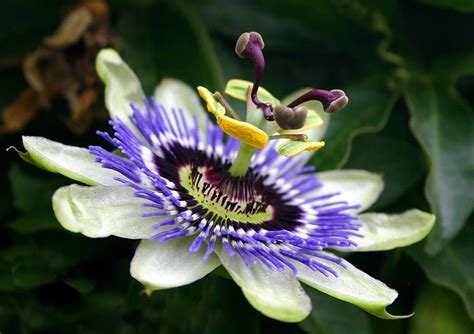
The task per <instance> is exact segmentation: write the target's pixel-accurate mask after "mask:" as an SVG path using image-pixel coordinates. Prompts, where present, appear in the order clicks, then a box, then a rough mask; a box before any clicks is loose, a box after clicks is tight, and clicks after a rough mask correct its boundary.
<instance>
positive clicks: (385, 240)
mask: <svg viewBox="0 0 474 334" xmlns="http://www.w3.org/2000/svg"><path fill="white" fill-rule="evenodd" d="M359 218H360V220H359V223H360V224H361V225H362V226H361V228H360V229H359V231H358V232H357V233H360V234H362V235H363V237H362V238H353V241H354V242H356V243H357V246H356V247H354V248H351V249H348V248H341V249H338V250H340V251H346V250H347V251H361V252H364V251H383V250H390V249H393V248H397V247H404V246H408V245H411V244H413V243H415V242H418V241H420V240H421V239H423V238H424V237H426V235H428V233H429V232H430V231H431V229H432V228H433V225H434V222H435V216H433V215H432V214H429V213H426V212H423V211H420V210H416V209H415V210H409V211H406V212H404V213H401V214H397V215H387V214H384V213H364V214H361V215H359Z"/></svg>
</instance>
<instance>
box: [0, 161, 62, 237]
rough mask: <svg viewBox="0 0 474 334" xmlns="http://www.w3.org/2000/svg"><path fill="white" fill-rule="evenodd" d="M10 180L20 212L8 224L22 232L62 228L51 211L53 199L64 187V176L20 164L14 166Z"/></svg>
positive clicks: (15, 204) (16, 205) (10, 171)
mask: <svg viewBox="0 0 474 334" xmlns="http://www.w3.org/2000/svg"><path fill="white" fill-rule="evenodd" d="M8 177H9V179H10V184H11V188H12V195H13V200H12V201H11V203H12V204H13V205H14V207H15V208H16V209H19V210H21V213H20V214H19V215H18V216H16V217H15V218H14V219H12V220H11V221H8V223H7V224H8V227H9V228H11V229H12V230H14V231H17V232H19V233H34V232H37V231H41V230H54V229H58V228H60V226H59V225H58V223H57V221H56V219H55V218H54V214H53V212H52V210H51V197H52V195H53V193H54V191H55V190H56V189H57V188H58V187H60V186H63V185H64V183H65V181H66V180H65V179H64V178H63V177H60V176H59V175H53V174H47V173H45V172H42V171H40V170H38V169H36V168H34V167H30V166H28V165H25V164H21V163H19V162H15V163H14V164H12V166H11V168H10V170H9V173H8Z"/></svg>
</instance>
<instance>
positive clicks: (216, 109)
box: [197, 86, 225, 117]
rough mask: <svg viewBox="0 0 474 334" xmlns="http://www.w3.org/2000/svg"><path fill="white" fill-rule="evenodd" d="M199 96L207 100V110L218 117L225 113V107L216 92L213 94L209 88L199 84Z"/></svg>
mask: <svg viewBox="0 0 474 334" xmlns="http://www.w3.org/2000/svg"><path fill="white" fill-rule="evenodd" d="M197 90H198V93H199V96H201V98H202V99H203V100H204V101H205V102H206V104H207V110H208V111H209V112H210V113H212V114H214V115H215V116H216V117H218V116H223V115H224V114H225V108H224V106H223V105H222V104H220V103H219V102H217V101H216V99H215V98H214V94H212V93H211V92H210V91H209V89H207V88H206V87H203V86H198V88H197Z"/></svg>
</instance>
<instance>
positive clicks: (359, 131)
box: [0, 0, 474, 334]
mask: <svg viewBox="0 0 474 334" xmlns="http://www.w3.org/2000/svg"><path fill="white" fill-rule="evenodd" d="M74 4H75V2H73V1H69V0H67V1H61V2H60V3H59V4H57V3H56V2H54V4H53V1H50V0H48V1H47V2H46V3H43V2H41V3H40V2H31V1H24V0H23V1H8V2H7V3H6V4H4V7H5V8H8V10H5V11H3V12H2V13H1V14H0V18H1V20H0V42H1V43H0V45H1V47H0V53H1V55H0V71H1V73H0V75H1V80H0V88H2V91H3V94H2V96H0V107H2V108H3V107H4V106H5V105H6V104H7V103H9V102H11V100H12V99H13V98H14V97H15V96H16V95H17V93H18V92H19V91H20V89H21V88H22V85H23V84H24V82H23V81H22V78H21V76H20V73H21V68H20V66H19V65H20V64H21V60H22V57H23V56H24V55H25V54H26V53H27V52H28V51H30V50H33V49H34V48H35V47H36V46H37V44H38V43H39V42H40V41H41V39H42V38H43V36H45V35H47V34H50V33H51V32H52V31H54V30H55V28H56V26H57V24H58V23H59V22H60V20H61V18H62V17H63V16H64V14H66V13H67V9H68V8H70V7H71V6H73V5H74ZM110 6H111V14H112V27H111V28H112V30H113V31H114V32H115V33H116V35H117V39H118V40H119V41H120V43H119V49H120V50H119V51H120V53H121V54H122V55H123V57H124V59H125V60H126V61H127V62H129V63H130V65H131V66H132V67H133V68H134V69H136V70H137V75H138V76H139V77H140V79H141V81H142V83H143V86H144V90H145V92H146V93H147V94H149V95H151V94H152V93H153V89H154V88H155V87H156V85H157V84H158V83H159V82H160V80H161V79H163V77H176V78H178V79H181V80H183V81H185V82H187V83H188V84H190V85H191V86H193V87H195V86H197V85H204V86H207V87H209V88H211V89H212V90H215V89H223V87H222V85H223V78H225V79H231V78H234V77H237V78H241V79H246V80H251V79H252V78H253V67H252V65H251V64H249V63H247V62H245V61H242V60H241V59H239V58H237V57H236V56H235V55H234V52H233V46H234V42H235V38H236V37H237V36H238V35H239V34H240V33H242V32H243V31H250V30H258V31H260V32H261V33H262V34H263V35H264V38H265V41H266V48H265V54H266V55H267V71H266V73H265V76H264V80H263V83H262V84H263V86H265V87H266V88H268V89H269V90H271V91H272V92H274V93H275V94H276V95H277V96H285V95H287V94H288V93H289V92H292V91H295V90H296V89H298V88H301V87H307V86H313V87H316V88H327V89H332V88H343V89H345V91H346V93H347V95H348V97H349V98H350V103H349V105H348V107H347V108H346V109H345V110H343V111H341V112H340V113H337V114H334V115H331V116H330V117H331V120H330V125H329V129H328V132H327V135H326V137H325V138H323V140H325V141H326V147H325V148H324V149H322V150H321V151H319V152H317V154H316V155H315V157H314V159H313V160H312V161H311V162H312V163H314V164H315V165H316V166H317V168H318V170H321V171H322V170H327V169H333V168H353V169H366V170H369V171H371V172H375V173H380V174H383V176H384V180H385V183H386V187H385V190H384V192H383V194H382V196H381V198H380V199H379V201H378V202H377V203H376V204H375V208H374V209H375V210H377V211H381V210H384V211H392V212H400V211H403V210H406V209H408V208H411V207H413V206H416V207H417V208H418V209H422V210H426V211H429V207H428V205H431V210H432V211H433V212H434V213H436V215H437V218H438V219H437V222H436V224H435V231H434V232H433V233H432V235H431V236H430V239H429V242H428V243H420V244H417V245H415V246H413V247H411V248H410V249H409V250H408V251H407V252H408V254H409V255H410V257H411V258H413V259H414V260H415V261H416V265H415V264H412V266H418V267H419V268H422V269H423V271H424V272H425V273H426V277H425V276H423V275H422V274H421V273H420V277H418V276H417V275H415V274H413V275H412V271H411V270H410V269H412V267H408V266H407V265H406V261H405V262H403V261H402V262H398V261H394V262H393V263H392V262H391V261H390V259H394V258H397V259H398V258H399V255H400V253H393V252H391V253H389V254H387V255H386V256H385V255H378V256H377V255H375V254H368V255H364V254H357V255H353V256H352V257H357V258H358V260H359V263H360V264H363V265H364V268H363V269H364V270H366V271H367V272H368V273H370V274H371V275H374V276H376V277H377V274H380V272H379V271H380V267H382V268H383V267H386V266H392V265H393V272H394V273H403V275H396V280H397V285H398V286H395V287H396V288H397V289H398V288H401V289H400V292H401V293H400V298H399V299H400V300H401V301H398V300H397V302H399V303H401V304H403V305H400V304H399V305H398V306H395V307H399V309H402V310H405V311H406V310H413V308H414V310H415V312H416V315H415V316H414V318H412V319H410V320H408V321H406V322H405V321H403V322H397V323H396V324H395V323H390V325H389V324H387V323H383V324H382V325H381V323H380V322H376V321H374V320H373V318H372V317H370V316H368V315H367V314H365V313H364V312H362V311H360V310H358V309H357V308H355V307H353V306H351V305H348V304H346V303H342V302H340V301H337V300H335V299H331V298H329V297H327V296H325V295H322V294H319V293H313V292H310V293H311V298H312V300H313V304H314V311H313V313H312V314H311V315H310V316H309V317H308V319H307V320H306V321H304V322H303V323H302V324H301V326H300V327H298V326H296V325H292V326H290V325H282V324H279V323H276V322H273V321H271V320H268V319H266V318H264V317H263V316H261V315H259V314H258V313H257V312H256V311H255V310H253V309H252V308H251V307H250V306H249V305H248V303H247V302H246V301H245V299H244V298H243V296H242V294H241V292H240V289H239V288H238V287H237V286H236V285H235V284H234V283H233V282H232V281H229V280H225V279H223V278H220V277H208V278H206V279H204V280H202V281H199V282H197V283H195V284H193V285H190V286H186V287H183V288H180V289H175V290H163V291H160V292H157V293H155V294H154V295H153V296H152V297H145V296H144V295H142V294H141V290H140V289H141V287H140V286H139V284H138V283H136V282H134V281H133V280H131V279H130V276H129V273H128V270H129V267H128V266H129V261H130V259H131V257H132V255H133V249H134V248H135V246H136V243H134V242H125V243H123V242H121V243H118V242H117V241H116V240H114V239H110V240H89V239H87V238H84V237H81V236H76V235H72V234H70V233H68V232H66V231H64V230H62V229H59V224H58V223H57V221H56V219H55V218H54V216H53V214H52V210H51V195H52V193H53V192H54V190H55V189H57V188H58V187H60V186H62V185H65V184H68V183H69V181H67V180H65V179H64V178H63V177H62V176H60V175H53V174H46V173H44V172H42V171H39V170H34V169H33V168H29V167H28V166H27V165H25V164H24V163H22V162H20V161H18V157H17V156H16V154H13V153H12V154H6V155H5V158H4V157H3V156H2V161H1V163H2V165H1V170H2V175H1V179H0V183H1V186H2V194H4V196H5V198H7V201H4V200H2V203H1V206H0V207H1V209H0V215H1V217H0V219H1V222H0V331H2V332H3V331H9V332H12V333H16V332H18V333H64V332H69V333H104V332H110V333H119V334H121V333H127V334H128V333H155V332H159V333H183V332H184V333H223V332H225V333H236V332H246V333H247V332H249V333H259V332H260V333H265V332H272V333H287V332H292V333H301V332H302V331H303V330H304V331H306V332H308V333H324V334H332V333H347V332H348V331H351V332H354V334H356V333H359V332H360V333H368V334H371V333H374V332H376V331H378V329H381V328H382V329H383V330H384V332H386V333H399V334H400V333H406V332H409V333H410V334H418V333H426V332H431V331H433V332H434V333H448V332H449V333H453V334H455V333H457V332H467V331H469V330H472V328H469V327H468V326H469V319H467V320H466V317H465V315H464V313H466V310H467V313H468V315H469V316H470V318H471V320H474V305H473V302H472V301H474V287H473V283H472V282H474V272H473V268H474V263H473V260H472V256H473V255H472V254H474V249H473V245H474V228H473V224H474V222H473V221H472V220H471V221H470V222H469V223H468V224H465V222H466V220H467V218H468V216H469V215H470V212H471V210H472V203H473V202H474V199H473V197H472V194H473V191H472V189H474V170H473V168H474V167H473V151H472V148H473V147H474V143H473V135H474V130H473V113H472V109H473V108H472V104H473V103H474V99H473V98H472V96H474V84H473V81H472V80H473V76H474V61H473V59H474V42H473V39H472V36H471V34H470V32H471V31H472V28H473V22H474V17H473V11H474V5H473V3H472V1H468V0H452V1H448V0H417V1H395V0H390V1H375V0H369V1H358V0H344V1H334V0H318V1H305V0H296V1H291V2H288V1H283V0H277V1H269V0H258V1H240V2H233V3H229V2H227V1H223V0H205V1H202V2H191V1H179V2H176V1H171V0H165V1H158V0H139V1H133V0H121V1H117V2H112V1H110ZM71 52H73V50H71ZM4 69H7V70H4ZM460 78H463V82H462V85H460V81H459V79H460ZM461 93H462V95H461ZM66 113H67V111H66V110H64V104H62V103H61V101H55V103H54V105H53V106H52V112H51V113H46V112H43V113H42V114H41V117H40V118H39V119H38V121H37V122H36V123H35V124H34V125H32V126H31V127H30V128H28V129H27V130H26V133H24V134H26V135H32V134H34V135H41V136H48V137H53V138H54V139H56V140H60V139H63V138H62V137H67V141H64V140H61V141H63V142H69V143H70V144H72V143H74V144H76V145H79V144H87V143H89V142H90V141H89V138H86V136H83V137H73V135H72V134H69V133H67V132H66V130H65V129H60V128H59V127H58V126H53V125H51V122H52V121H51V120H52V118H53V116H52V115H55V116H54V117H56V118H61V117H63V116H62V115H65V114H66ZM409 122H410V123H409ZM97 128H100V129H105V127H103V124H95V125H94V126H93V128H92V129H91V131H90V132H91V133H92V132H93V131H94V130H96V129H97ZM19 138H20V137H19V134H18V135H14V136H9V137H2V138H1V139H0V140H1V141H2V145H1V147H0V148H1V149H2V150H4V149H5V148H6V147H7V146H9V145H15V146H17V147H20V139H19ZM4 139H5V145H3V143H4V141H3V140H4ZM12 161H15V162H17V163H14V164H12ZM471 219H472V218H471ZM426 249H427V250H429V253H427V252H426ZM397 254H398V255H397ZM372 256H377V257H376V260H377V261H373V260H372V259H371V257H372ZM369 257H370V259H369ZM408 273H410V274H408ZM433 284H437V285H440V286H443V287H445V288H446V289H440V288H439V287H435V286H433ZM419 287H422V289H421V290H418V288H419ZM447 289H449V290H447ZM453 292H454V293H455V294H456V295H457V296H459V297H460V298H461V300H462V301H463V303H459V302H458V300H457V297H456V296H455V295H453ZM464 307H465V309H466V310H465V309H464ZM471 322H472V321H471ZM374 324H375V325H376V326H375V325H374ZM427 326H429V327H427ZM471 327H472V326H471ZM375 329H377V330H375ZM436 331H437V332H436Z"/></svg>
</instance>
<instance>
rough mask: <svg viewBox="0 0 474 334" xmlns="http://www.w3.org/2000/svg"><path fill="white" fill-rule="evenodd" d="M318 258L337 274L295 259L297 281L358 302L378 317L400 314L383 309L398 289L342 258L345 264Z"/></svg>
mask: <svg viewBox="0 0 474 334" xmlns="http://www.w3.org/2000/svg"><path fill="white" fill-rule="evenodd" d="M322 253H324V252H322ZM325 254H326V255H330V254H328V253H325ZM317 261H319V262H321V263H323V264H325V265H327V266H329V267H331V268H333V269H334V270H336V271H337V273H338V277H334V276H332V275H330V276H328V277H326V276H324V275H322V274H321V273H319V272H317V271H313V270H311V269H310V268H308V267H307V266H305V265H303V264H301V263H299V262H296V263H295V266H296V268H297V269H298V274H297V275H296V276H297V277H298V279H299V280H300V281H302V282H303V283H306V284H308V285H309V286H311V287H313V288H315V289H318V290H320V291H322V292H324V293H326V294H328V295H331V296H333V297H336V298H338V299H341V300H344V301H346V302H349V303H351V304H354V305H357V306H358V307H360V308H362V309H364V310H365V311H367V312H369V313H372V314H374V315H376V316H377V317H380V318H386V319H392V318H399V316H393V315H391V314H389V313H388V312H387V311H386V310H385V308H386V307H387V306H388V305H390V304H391V303H393V301H394V300H395V298H397V296H398V293H397V292H396V291H395V290H393V289H390V288H389V287H387V286H386V285H385V284H384V283H383V282H381V281H379V280H376V279H375V278H372V277H370V276H369V275H367V274H366V273H364V272H363V271H361V270H359V269H357V268H356V267H354V266H353V265H351V264H350V263H349V262H347V261H344V265H345V266H346V268H343V267H342V266H340V265H338V264H335V263H333V262H330V261H327V260H322V259H317ZM401 317H405V316H401Z"/></svg>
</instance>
